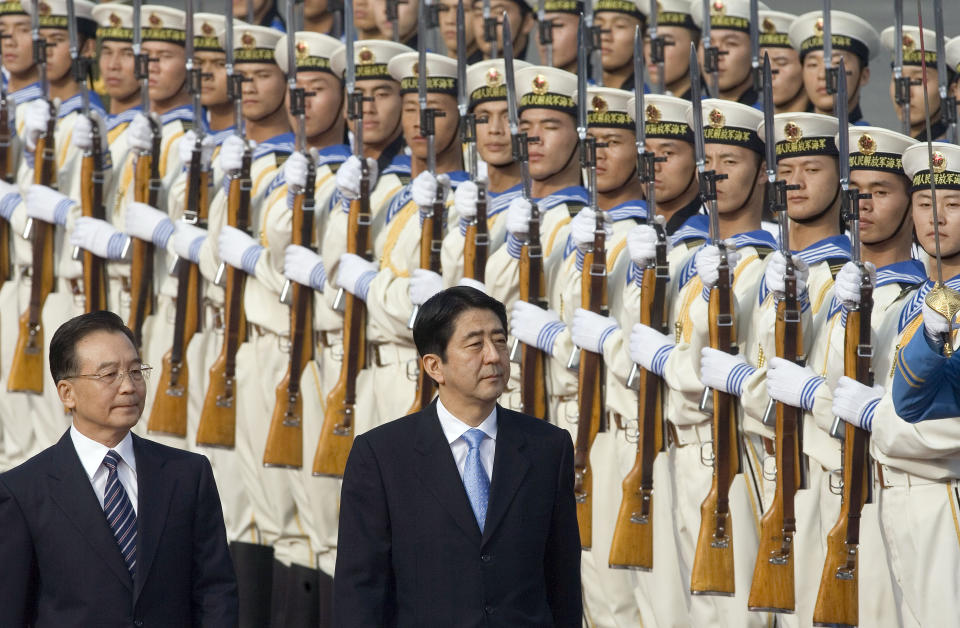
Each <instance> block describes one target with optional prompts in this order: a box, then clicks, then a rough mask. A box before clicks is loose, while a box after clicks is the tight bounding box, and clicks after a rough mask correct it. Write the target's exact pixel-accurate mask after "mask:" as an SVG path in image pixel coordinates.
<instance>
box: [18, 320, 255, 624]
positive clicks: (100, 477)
mask: <svg viewBox="0 0 960 628" xmlns="http://www.w3.org/2000/svg"><path fill="white" fill-rule="evenodd" d="M149 368H150V367H148V366H146V365H144V364H142V363H141V362H140V357H139V355H138V354H137V350H136V348H135V346H134V341H133V334H132V333H131V331H130V330H129V329H127V327H126V326H125V325H124V324H123V321H122V320H120V318H119V317H118V316H117V315H116V314H113V313H112V312H93V313H90V314H84V315H82V316H78V317H76V318H74V319H71V320H70V321H67V322H66V323H64V324H63V325H62V326H61V327H60V328H59V329H58V330H57V332H56V333H55V334H54V336H53V339H52V340H51V342H50V372H51V373H52V375H53V380H54V382H55V383H56V385H57V392H58V393H59V395H60V400H61V401H62V402H63V405H64V407H65V408H67V409H68V410H69V411H70V413H71V414H72V416H73V425H72V426H71V427H70V429H69V430H68V431H67V432H66V433H65V434H64V435H63V438H61V439H60V441H59V442H58V443H57V444H55V445H53V446H52V447H50V448H49V449H46V450H44V451H43V452H41V453H40V454H38V455H37V456H35V457H33V458H31V459H30V460H28V461H27V462H25V463H24V464H22V465H20V466H19V467H16V468H15V469H12V470H10V471H8V472H6V473H4V474H2V475H0V531H2V532H0V626H4V627H19V626H35V627H38V628H39V627H43V626H98V627H104V628H106V627H113V626H131V625H132V626H178V627H181V626H218V627H219V626H225V627H233V626H236V624H237V588H236V581H235V578H234V573H233V565H232V563H231V562H230V555H229V553H228V551H227V542H226V533H225V530H224V525H223V514H222V512H221V510H220V498H219V496H218V495H217V488H216V485H215V484H214V482H213V475H212V474H211V471H210V464H209V463H208V462H207V459H206V458H204V457H203V456H198V455H196V454H192V453H188V452H185V451H181V450H178V449H172V448H170V447H165V446H163V445H159V444H157V443H154V442H152V441H149V440H145V439H142V438H139V437H137V436H134V435H133V434H131V433H130V429H131V428H132V427H133V426H134V425H136V423H137V421H138V420H139V418H140V415H141V413H142V412H143V404H144V398H145V396H146V385H145V380H146V378H147V375H148V373H149ZM22 418H23V420H25V421H27V420H29V417H22Z"/></svg>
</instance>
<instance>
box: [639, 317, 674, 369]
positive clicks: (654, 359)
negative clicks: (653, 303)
mask: <svg viewBox="0 0 960 628" xmlns="http://www.w3.org/2000/svg"><path fill="white" fill-rule="evenodd" d="M674 346H675V345H674V342H673V339H672V338H670V337H669V336H667V335H666V334H661V333H660V332H659V331H657V330H656V329H654V328H653V327H650V326H648V325H644V324H642V323H637V324H635V325H634V326H633V329H632V330H630V359H631V360H633V361H634V362H635V363H636V364H639V365H640V366H642V367H643V368H645V369H647V370H648V371H650V372H651V373H656V374H657V375H663V371H664V369H665V368H666V366H667V358H668V357H670V352H671V351H673V348H674Z"/></svg>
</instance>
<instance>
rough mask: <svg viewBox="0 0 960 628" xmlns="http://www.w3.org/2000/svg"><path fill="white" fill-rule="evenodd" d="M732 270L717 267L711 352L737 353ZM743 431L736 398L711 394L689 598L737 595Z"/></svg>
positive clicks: (711, 307)
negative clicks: (708, 452) (734, 505)
mask: <svg viewBox="0 0 960 628" xmlns="http://www.w3.org/2000/svg"><path fill="white" fill-rule="evenodd" d="M729 271H730V267H729V265H728V264H726V263H724V264H721V265H720V266H719V267H718V272H719V275H718V279H717V285H716V286H714V287H713V289H712V290H711V291H710V305H709V319H710V346H711V347H713V348H714V349H720V350H722V351H726V352H728V353H737V339H736V319H735V312H734V311H733V304H734V300H733V287H732V286H731V283H730V272H729ZM739 443H740V431H739V430H738V428H737V416H736V407H735V405H734V397H733V395H730V394H728V393H725V392H722V391H719V390H714V391H713V452H714V464H713V481H712V484H711V486H710V491H709V492H708V493H707V497H706V499H704V500H703V503H702V504H701V505H700V534H699V536H698V538H697V550H696V553H695V554H694V558H693V571H692V572H691V577H690V592H691V593H693V594H695V595H696V594H700V595H733V594H734V593H735V585H736V582H735V579H734V564H733V562H734V561H733V521H732V517H731V513H730V497H729V495H730V484H731V483H732V482H733V478H734V477H735V476H736V474H737V473H739V472H740V456H739Z"/></svg>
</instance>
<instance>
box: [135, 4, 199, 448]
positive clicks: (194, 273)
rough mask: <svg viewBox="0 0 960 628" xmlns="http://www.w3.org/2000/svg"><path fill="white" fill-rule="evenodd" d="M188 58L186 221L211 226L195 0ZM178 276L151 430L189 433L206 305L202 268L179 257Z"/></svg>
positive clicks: (189, 12) (189, 11)
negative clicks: (193, 351) (195, 353)
mask: <svg viewBox="0 0 960 628" xmlns="http://www.w3.org/2000/svg"><path fill="white" fill-rule="evenodd" d="M186 13H187V22H186V41H185V43H186V57H187V91H188V92H189V93H190V96H191V97H192V99H193V121H194V124H193V132H194V134H195V135H196V141H195V142H194V144H193V151H192V153H191V156H190V166H189V169H188V171H187V189H186V194H187V197H186V199H185V200H186V203H185V210H184V212H183V218H182V220H183V222H185V223H187V224H193V225H198V226H199V227H201V228H202V227H205V226H206V218H207V182H208V178H209V175H210V173H209V171H207V170H205V169H204V168H203V158H202V150H203V137H204V132H203V124H202V120H203V111H202V110H201V108H200V83H201V81H202V80H203V76H202V72H201V70H200V67H199V63H197V59H196V58H195V57H194V47H193V13H194V11H193V0H186ZM170 274H171V275H175V276H176V277H177V301H176V312H175V315H174V324H173V345H172V346H171V348H170V350H169V351H167V353H166V354H165V355H164V356H163V366H162V367H161V371H160V381H159V383H158V384H157V394H156V397H154V400H153V407H152V408H151V409H150V419H149V421H148V422H147V431H149V432H151V433H162V434H172V435H174V436H180V437H184V436H186V435H187V399H188V394H187V393H188V391H187V386H188V384H189V383H190V370H189V368H188V366H187V360H186V354H187V346H188V345H189V344H190V340H191V339H192V338H193V335H194V334H195V333H196V332H197V331H199V330H200V328H201V326H202V324H203V312H202V309H203V304H202V301H201V298H200V291H201V282H200V268H199V267H198V266H197V265H196V264H192V263H190V261H189V260H185V259H177V260H176V261H175V262H174V265H173V270H172V271H171V273H170Z"/></svg>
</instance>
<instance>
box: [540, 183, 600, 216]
mask: <svg viewBox="0 0 960 628" xmlns="http://www.w3.org/2000/svg"><path fill="white" fill-rule="evenodd" d="M588 200H589V198H588V197H587V191H586V190H585V189H584V188H582V187H580V186H579V185H571V186H570V187H567V188H563V189H562V190H559V191H557V192H554V193H553V194H550V195H549V196H544V197H543V198H537V199H534V201H536V203H537V207H539V208H540V211H548V210H551V209H553V208H554V207H556V206H558V205H562V204H564V203H568V204H576V203H579V204H581V205H586V204H587V201H588Z"/></svg>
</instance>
